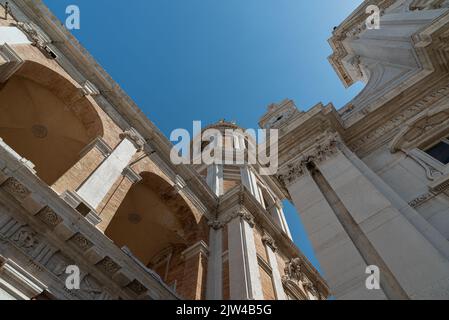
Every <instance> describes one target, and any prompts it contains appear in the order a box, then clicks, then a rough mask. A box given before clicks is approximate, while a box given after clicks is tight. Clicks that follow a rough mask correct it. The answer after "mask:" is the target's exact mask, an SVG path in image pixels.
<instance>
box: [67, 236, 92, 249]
mask: <svg viewBox="0 0 449 320" xmlns="http://www.w3.org/2000/svg"><path fill="white" fill-rule="evenodd" d="M68 242H69V243H71V244H73V245H74V246H75V247H77V248H78V249H80V250H81V251H83V252H85V251H87V250H89V249H90V248H92V247H93V243H92V242H91V241H89V239H87V238H86V237H85V236H83V235H82V234H81V233H76V234H75V235H73V237H72V238H70V239H69V240H68Z"/></svg>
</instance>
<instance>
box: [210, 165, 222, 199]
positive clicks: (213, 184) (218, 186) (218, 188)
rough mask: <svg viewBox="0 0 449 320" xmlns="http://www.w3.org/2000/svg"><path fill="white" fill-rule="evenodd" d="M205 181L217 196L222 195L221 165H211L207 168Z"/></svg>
mask: <svg viewBox="0 0 449 320" xmlns="http://www.w3.org/2000/svg"><path fill="white" fill-rule="evenodd" d="M206 181H207V184H208V186H209V187H210V188H211V189H212V191H213V192H214V193H215V194H216V195H217V196H221V195H223V192H224V187H223V165H218V164H212V165H210V166H209V167H207V178H206Z"/></svg>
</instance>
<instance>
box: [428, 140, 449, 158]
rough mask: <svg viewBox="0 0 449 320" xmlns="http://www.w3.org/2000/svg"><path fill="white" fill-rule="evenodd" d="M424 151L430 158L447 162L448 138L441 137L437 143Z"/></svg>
mask: <svg viewBox="0 0 449 320" xmlns="http://www.w3.org/2000/svg"><path fill="white" fill-rule="evenodd" d="M425 152H426V153H427V154H428V155H430V156H431V157H432V158H434V159H436V160H438V161H440V162H441V163H443V164H448V163H449V138H448V139H443V140H442V141H441V142H440V143H438V144H437V145H435V146H433V147H431V148H429V149H427V150H425Z"/></svg>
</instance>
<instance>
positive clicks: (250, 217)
mask: <svg viewBox="0 0 449 320" xmlns="http://www.w3.org/2000/svg"><path fill="white" fill-rule="evenodd" d="M237 217H240V218H242V219H243V220H245V221H246V222H248V224H249V226H250V227H251V228H254V226H255V225H256V223H255V221H254V216H253V215H252V214H251V213H249V212H248V211H246V210H244V209H243V208H240V209H238V210H236V211H235V212H234V213H233V214H232V215H231V217H230V219H229V221H231V220H233V219H235V218H237ZM229 221H228V222H229Z"/></svg>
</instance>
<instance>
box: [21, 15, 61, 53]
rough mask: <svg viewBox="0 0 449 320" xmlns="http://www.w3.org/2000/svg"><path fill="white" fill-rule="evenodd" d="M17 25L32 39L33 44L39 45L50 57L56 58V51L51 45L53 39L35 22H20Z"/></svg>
mask: <svg viewBox="0 0 449 320" xmlns="http://www.w3.org/2000/svg"><path fill="white" fill-rule="evenodd" d="M17 27H18V28H19V29H20V30H22V31H23V32H24V33H25V34H26V35H27V36H28V38H29V39H30V41H31V43H32V45H33V46H35V47H37V48H38V49H39V50H41V51H42V53H44V54H45V56H47V58H49V59H56V58H57V56H56V53H55V52H54V51H53V50H52V48H51V47H50V44H51V43H52V40H51V39H50V38H49V37H48V36H47V35H46V34H44V33H43V32H42V31H41V30H40V29H39V28H37V27H36V26H35V25H34V24H33V23H29V22H18V23H17Z"/></svg>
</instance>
